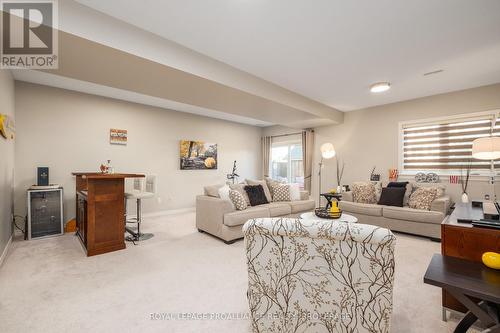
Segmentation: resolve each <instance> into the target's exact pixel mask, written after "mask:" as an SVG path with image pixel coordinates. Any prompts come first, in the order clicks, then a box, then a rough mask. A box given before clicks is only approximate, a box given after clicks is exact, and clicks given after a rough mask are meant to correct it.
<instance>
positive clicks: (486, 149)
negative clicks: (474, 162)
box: [472, 136, 500, 160]
mask: <svg viewBox="0 0 500 333" xmlns="http://www.w3.org/2000/svg"><path fill="white" fill-rule="evenodd" d="M472 157H474V158H477V159H478V160H496V159H497V158H500V137H496V136H490V137H487V138H479V139H476V140H474V141H473V142H472Z"/></svg>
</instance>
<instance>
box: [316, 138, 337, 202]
mask: <svg viewBox="0 0 500 333" xmlns="http://www.w3.org/2000/svg"><path fill="white" fill-rule="evenodd" d="M335 154H336V153H335V147H333V145H332V144H331V143H324V144H322V145H321V160H320V161H319V172H318V178H319V183H318V192H319V193H318V206H319V207H320V208H321V169H322V168H323V159H325V160H329V159H331V158H333V157H335Z"/></svg>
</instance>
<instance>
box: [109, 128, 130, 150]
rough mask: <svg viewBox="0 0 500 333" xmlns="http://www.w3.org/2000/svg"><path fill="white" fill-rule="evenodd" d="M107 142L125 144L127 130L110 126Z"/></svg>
mask: <svg viewBox="0 0 500 333" xmlns="http://www.w3.org/2000/svg"><path fill="white" fill-rule="evenodd" d="M109 143H111V144H112V145H123V146H125V145H127V130H122V129H116V128H112V129H110V130H109Z"/></svg>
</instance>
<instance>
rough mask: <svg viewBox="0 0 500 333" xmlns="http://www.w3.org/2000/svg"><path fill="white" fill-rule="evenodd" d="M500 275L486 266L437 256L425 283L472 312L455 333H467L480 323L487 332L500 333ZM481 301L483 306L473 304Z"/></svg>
mask: <svg viewBox="0 0 500 333" xmlns="http://www.w3.org/2000/svg"><path fill="white" fill-rule="evenodd" d="M499 279H500V271H497V270H494V269H491V268H488V267H486V266H484V265H483V264H482V263H479V262H473V261H469V260H464V259H460V258H455V257H448V256H443V255H441V254H435V255H434V256H433V257H432V260H431V263H430V264H429V267H428V268H427V272H425V276H424V283H427V284H431V285H433V286H437V287H441V288H443V289H445V290H446V291H448V292H449V293H450V294H452V295H453V296H454V297H455V298H456V299H457V300H458V301H459V302H460V303H462V304H463V305H464V306H465V307H467V309H468V310H469V311H468V312H467V314H466V315H465V317H463V319H462V320H461V321H460V322H459V323H458V325H457V327H456V328H455V331H454V332H455V333H464V332H467V330H468V329H469V328H470V327H471V326H472V324H474V323H475V322H476V321H477V320H479V321H481V322H482V323H483V324H484V325H485V326H486V327H488V328H487V329H486V330H484V331H483V332H489V333H499V332H500V282H498V281H499ZM472 297H475V298H477V299H479V300H480V301H479V303H476V302H475V301H473V300H472Z"/></svg>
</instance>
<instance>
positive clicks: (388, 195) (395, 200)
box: [378, 185, 406, 207]
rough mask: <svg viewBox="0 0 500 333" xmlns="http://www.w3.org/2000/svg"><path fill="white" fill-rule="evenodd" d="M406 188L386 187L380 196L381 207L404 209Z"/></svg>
mask: <svg viewBox="0 0 500 333" xmlns="http://www.w3.org/2000/svg"><path fill="white" fill-rule="evenodd" d="M405 192H406V185H405V187H384V188H383V189H382V194H381V195H380V200H379V201H378V204H379V205H385V206H396V207H403V201H404V197H405Z"/></svg>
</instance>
